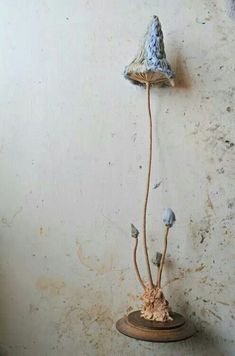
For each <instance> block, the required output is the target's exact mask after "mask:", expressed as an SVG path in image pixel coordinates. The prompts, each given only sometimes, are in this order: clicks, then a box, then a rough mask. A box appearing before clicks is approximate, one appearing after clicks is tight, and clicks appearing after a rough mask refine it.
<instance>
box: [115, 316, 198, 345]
mask: <svg viewBox="0 0 235 356" xmlns="http://www.w3.org/2000/svg"><path fill="white" fill-rule="evenodd" d="M171 317H172V318H173V320H171V321H167V322H158V321H151V320H146V319H144V318H143V317H141V316H140V311H139V310H138V311H134V312H132V313H130V314H129V315H128V316H124V317H123V318H121V319H120V320H118V321H117V323H116V328H117V330H118V331H119V332H120V333H122V334H124V335H126V336H129V337H132V338H134V339H137V340H143V341H151V342H175V341H182V340H185V339H188V338H190V337H191V336H193V335H194V334H195V333H196V329H195V328H194V326H193V325H192V324H191V323H189V322H188V321H186V320H185V319H184V317H183V316H182V315H180V314H178V313H172V314H171Z"/></svg>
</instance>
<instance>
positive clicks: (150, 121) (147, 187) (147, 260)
mask: <svg viewBox="0 0 235 356" xmlns="http://www.w3.org/2000/svg"><path fill="white" fill-rule="evenodd" d="M150 87H151V84H150V83H146V90H147V102H148V114H149V160H148V176H147V186H146V193H145V202H144V217H143V235H144V236H143V247H144V256H145V261H146V265H147V272H148V279H149V284H150V287H151V288H153V287H154V285H153V278H152V274H151V269H150V263H149V256H148V248H147V208H148V197H149V186H150V177H151V167H152V136H153V128H152V114H151V106H150Z"/></svg>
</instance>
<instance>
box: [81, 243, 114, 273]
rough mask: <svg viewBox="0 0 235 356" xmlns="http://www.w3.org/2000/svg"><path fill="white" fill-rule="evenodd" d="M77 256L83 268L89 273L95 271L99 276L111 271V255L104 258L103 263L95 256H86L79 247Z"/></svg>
mask: <svg viewBox="0 0 235 356" xmlns="http://www.w3.org/2000/svg"><path fill="white" fill-rule="evenodd" d="M77 255H78V258H79V260H80V262H81V263H82V264H83V266H85V267H87V268H89V269H90V270H91V271H96V272H97V273H100V274H104V273H107V272H111V271H112V264H113V261H112V260H113V259H112V256H111V255H109V256H106V257H105V262H101V261H100V259H99V258H98V257H97V256H94V255H93V256H86V255H85V253H84V251H83V248H82V246H79V248H78V250H77Z"/></svg>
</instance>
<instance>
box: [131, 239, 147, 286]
mask: <svg viewBox="0 0 235 356" xmlns="http://www.w3.org/2000/svg"><path fill="white" fill-rule="evenodd" d="M137 247H138V238H136V239H135V247H134V252H133V262H134V266H135V271H136V274H137V277H138V280H139V282H140V284H141V285H142V287H143V288H144V289H145V285H144V282H143V279H142V278H141V276H140V271H139V268H138V265H137V259H136V254H137Z"/></svg>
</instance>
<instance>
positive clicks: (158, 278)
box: [157, 226, 170, 288]
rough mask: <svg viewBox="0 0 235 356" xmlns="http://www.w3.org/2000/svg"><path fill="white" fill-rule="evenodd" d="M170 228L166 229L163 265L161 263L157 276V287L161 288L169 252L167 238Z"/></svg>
mask: <svg viewBox="0 0 235 356" xmlns="http://www.w3.org/2000/svg"><path fill="white" fill-rule="evenodd" d="M169 229H170V228H169V226H167V227H166V232H165V239H164V252H163V255H162V258H161V263H160V267H159V271H158V275H157V287H158V288H161V279H162V270H163V265H164V262H165V257H166V250H167V237H168V233H169Z"/></svg>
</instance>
